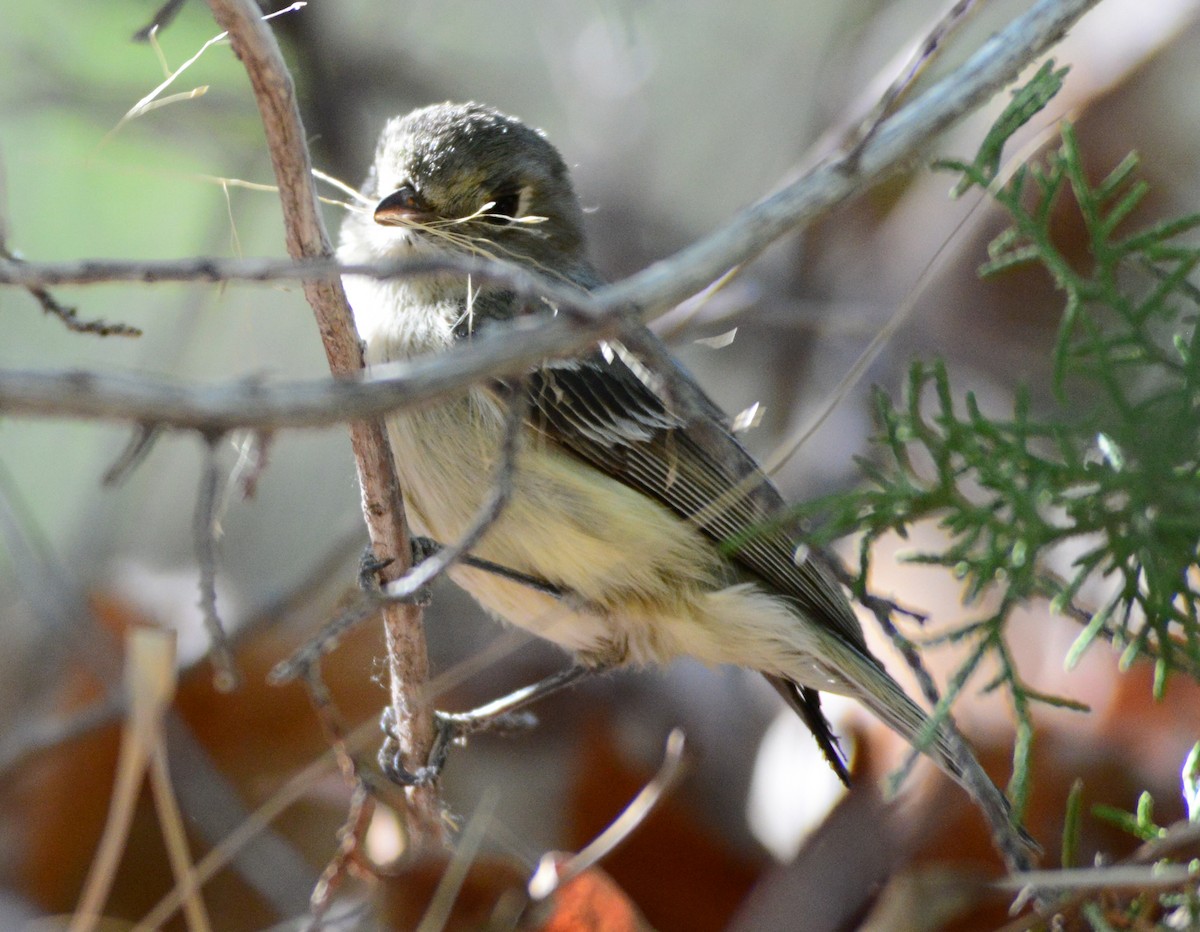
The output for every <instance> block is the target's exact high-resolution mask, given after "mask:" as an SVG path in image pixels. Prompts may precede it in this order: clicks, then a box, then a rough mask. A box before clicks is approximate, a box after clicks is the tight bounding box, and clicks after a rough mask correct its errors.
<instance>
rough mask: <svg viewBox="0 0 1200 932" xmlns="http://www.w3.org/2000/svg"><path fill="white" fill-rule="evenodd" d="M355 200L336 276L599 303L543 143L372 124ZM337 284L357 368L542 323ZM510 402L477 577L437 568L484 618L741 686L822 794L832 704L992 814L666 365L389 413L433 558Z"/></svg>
mask: <svg viewBox="0 0 1200 932" xmlns="http://www.w3.org/2000/svg"><path fill="white" fill-rule="evenodd" d="M360 200H361V204H362V205H363V206H361V207H360V208H359V209H354V210H351V211H350V212H349V213H348V214H347V216H346V218H345V220H344V221H343V224H342V227H341V235H340V243H339V247H338V258H339V259H340V260H341V261H342V262H344V263H347V264H351V263H371V262H381V261H386V260H396V259H401V258H404V257H409V258H419V257H431V256H447V255H451V256H475V257H484V258H489V259H494V260H498V261H501V262H504V263H508V264H511V265H513V266H515V267H517V268H519V269H521V270H524V271H527V272H532V273H536V274H537V275H541V276H543V277H545V278H547V279H549V280H551V281H553V282H555V283H556V284H558V285H560V286H565V287H568V288H571V289H577V290H579V291H581V292H590V291H593V290H595V289H597V288H599V287H601V286H602V285H604V284H605V281H604V279H603V277H602V276H601V275H600V273H599V272H598V271H597V270H596V268H595V267H594V266H593V265H592V263H591V261H590V259H589V258H588V254H587V243H586V237H585V233H584V224H583V216H584V215H583V210H582V208H581V206H580V201H579V199H578V197H577V196H576V194H575V191H574V188H573V185H572V180H571V176H570V172H569V170H568V168H567V165H566V163H565V162H564V160H563V158H562V156H561V155H560V153H559V152H558V150H557V149H556V148H555V147H554V145H553V144H552V143H551V142H550V141H549V140H548V139H547V138H546V137H545V135H544V134H543V133H541V132H540V131H538V130H535V129H532V128H531V127H529V126H527V125H526V124H524V123H522V122H521V121H520V120H518V119H516V118H514V117H511V116H508V115H505V114H504V113H501V112H500V111H498V110H496V109H494V108H492V107H489V106H486V105H483V104H479V103H449V102H448V103H441V104H435V105H432V106H427V107H423V108H420V109H417V110H414V111H413V112H411V113H409V114H407V115H405V116H401V117H396V118H394V119H392V120H390V121H388V122H387V124H386V125H385V126H384V128H383V130H382V132H381V134H380V136H379V141H378V145H377V148H376V151H375V156H374V160H373V163H372V166H371V168H370V170H369V173H368V175H367V178H366V181H365V182H364V184H363V186H362V188H361V192H360ZM344 284H345V289H346V294H347V297H348V299H349V302H350V305H351V308H352V310H353V313H354V318H355V322H356V326H357V329H358V332H359V335H360V338H361V340H362V341H363V346H364V357H365V362H366V364H367V365H368V367H370V366H377V365H379V364H383V363H388V362H395V361H401V360H409V359H413V358H415V357H420V356H426V355H429V354H438V353H444V352H446V351H449V350H451V349H453V348H454V347H457V346H460V345H462V344H463V343H466V342H469V341H471V340H473V339H477V338H479V337H480V335H481V334H484V333H486V332H487V331H488V330H489V329H490V328H493V327H496V326H498V325H503V323H504V322H505V321H511V320H513V319H515V318H524V317H527V316H528V315H530V314H537V313H545V314H547V315H549V314H553V313H554V312H555V308H554V307H553V306H552V303H551V302H545V303H543V305H542V306H536V303H535V304H534V305H532V306H531V304H530V302H529V301H528V300H526V299H525V298H522V297H520V296H518V294H517V293H516V292H515V290H514V289H513V288H512V287H511V286H506V285H504V284H503V283H492V284H489V283H487V282H477V283H474V284H473V283H472V282H471V280H470V278H469V276H467V275H466V274H458V273H454V272H446V273H442V274H438V275H436V276H426V277H420V278H418V277H398V278H390V279H384V278H375V277H371V276H365V275H353V274H347V275H345V276H344ZM628 326H630V327H637V328H640V329H638V330H637V333H636V336H637V339H636V340H630V339H628V338H627V339H626V341H625V343H631V344H634V345H635V347H636V345H642V346H654V347H660V344H658V343H657V342H656V338H655V337H653V336H652V335H651V333H650V332H649V330H648V329H645V328H644V327H642V325H641V324H640V323H638V324H634V323H630V324H629V325H628ZM627 332H628V331H627ZM667 358H669V357H667ZM664 384H666V385H668V386H669V385H672V384H673V385H675V386H677V387H678V386H682V387H683V389H684V391H683V392H682V394H683V395H686V396H687V397H688V398H689V399H690V400H691V402H692V403H691V404H690V405H688V406H686V409H683V408H680V407H679V406H677V405H674V404H673V403H672V400H671V398H670V397H669V396H670V395H671V394H672V393H671V392H669V391H664V390H663V385H664ZM675 394H677V395H678V394H679V392H676V393H675ZM518 403H520V404H521V405H523V407H522V408H521V409H520V417H521V421H520V435H519V445H518V447H517V451H516V453H515V456H514V457H513V460H512V464H511V467H512V468H511V484H512V485H511V494H510V495H509V497H508V499H507V502H506V504H505V506H504V508H503V509H502V510H501V511H500V513H499V515H498V517H496V518H495V520H494V521H493V522H492V523H491V524H490V525H489V526H488V527H487V528H486V531H485V532H484V533H483V536H482V537H481V539H479V540H478V542H477V543H476V544H475V546H474V547H473V548H472V549H471V553H472V555H473V556H475V557H477V558H478V562H476V563H474V564H470V563H464V562H459V563H458V564H456V565H454V566H453V567H452V568H451V569H450V570H449V575H450V576H451V578H452V579H453V580H454V581H455V582H456V583H457V584H458V585H459V586H461V587H462V588H463V589H465V590H466V591H467V592H468V593H470V594H471V595H472V596H473V597H474V598H475V599H476V600H477V601H478V602H479V603H480V604H481V605H482V606H483V608H484V609H486V610H487V611H488V612H489V613H490V614H492V615H493V616H496V617H498V618H500V619H502V620H504V621H506V622H508V623H511V624H513V625H516V626H518V627H520V628H524V629H526V630H529V631H531V632H533V633H534V634H536V635H538V636H540V637H543V638H546V639H548V640H550V641H552V642H554V643H556V644H558V645H559V646H561V647H562V648H564V649H565V650H566V651H567V652H569V653H570V654H571V655H572V656H573V657H574V658H575V660H576V661H577V662H578V663H579V664H581V665H582V666H583V667H588V668H611V667H616V666H624V665H635V666H639V665H646V664H667V663H670V662H671V661H673V660H675V659H677V658H680V657H692V658H695V659H697V660H700V661H702V662H704V663H706V664H709V665H721V664H733V665H737V666H740V667H746V668H749V669H752V670H757V671H759V672H761V673H762V674H764V675H765V676H766V678H767V679H768V681H769V682H770V683H771V684H772V685H773V686H774V687H775V688H776V689H777V690H778V691H779V692H780V693H781V694H782V695H783V697H784V698H785V699H786V700H787V701H788V702H789V704H790V705H791V706H792V707H793V708H794V709H795V710H796V711H797V713H798V714H799V715H800V717H801V718H802V719H803V721H804V722H805V724H807V725H808V727H809V729H810V730H811V731H812V732H813V735H814V737H815V739H816V740H817V742H818V744H819V745H820V747H821V750H822V751H823V752H824V755H825V757H826V759H827V760H828V761H829V764H830V766H831V767H833V769H834V771H835V772H836V773H837V775H838V777H839V778H841V779H842V780H843V782H847V781H848V779H849V774H848V769H847V766H846V762H845V760H844V758H843V756H842V754H841V751H840V748H839V747H838V745H837V741H836V738H835V736H834V734H833V731H832V729H831V727H830V724H829V722H828V721H827V720H826V718H825V716H824V714H823V713H822V711H821V705H820V695H821V693H822V692H828V693H835V694H840V695H843V696H850V697H852V698H854V699H856V700H858V701H859V702H860V703H862V704H863V705H864V706H866V707H867V708H868V709H869V710H870V711H871V712H872V713H873V714H874V715H875V716H877V717H878V718H879V719H881V720H882V721H883V722H884V723H885V724H886V725H888V726H890V727H891V728H892V729H893V730H895V731H896V732H898V733H899V734H900V735H901V736H903V737H904V738H905V739H906V740H908V741H909V742H910V743H914V744H919V745H920V747H921V750H923V751H924V752H925V753H926V754H928V756H929V757H931V758H932V759H933V760H934V762H935V763H936V764H937V765H938V766H939V767H940V768H941V769H942V770H944V771H945V772H946V773H947V774H948V775H949V776H951V777H952V778H953V779H955V780H956V781H958V782H959V783H960V784H962V785H963V786H964V787H965V788H966V789H967V790H968V792H970V793H971V794H972V795H973V796H976V798H977V799H978V798H979V795H980V794H981V793H982V794H983V795H988V796H992V797H998V798H999V802H996V800H995V799H994V798H993V800H992V801H993V802H994V803H995V804H996V805H998V806H1000V807H1002V808H1003V807H1005V806H1006V802H1005V801H1004V797H1003V795H1002V794H1001V793H1000V791H999V790H998V789H996V788H995V786H994V784H991V783H990V781H988V780H987V778H986V777H983V778H982V779H983V783H984V784H986V786H981V783H980V780H978V779H972V778H971V777H970V776H969V775H968V771H973V772H974V773H975V774H982V771H981V770H978V769H977V768H978V765H977V763H976V762H975V761H974V758H973V757H971V756H970V751H969V750H968V749H967V748H966V747H965V745H964V744H963V743H962V742H961V741H960V740H958V739H957V738H956V737H955V736H954V735H953V733H952V731H951V729H950V726H949V725H947V724H942V725H940V726H939V727H937V728H934V729H932V730H931V728H930V724H929V723H930V719H929V717H928V716H927V714H926V713H925V712H924V711H923V710H922V709H921V707H920V706H918V705H917V704H916V703H915V702H914V701H913V700H912V699H910V698H909V696H908V695H907V694H906V693H905V692H904V690H903V689H902V688H901V686H900V685H899V684H898V683H897V682H896V680H895V679H893V677H892V676H891V675H890V674H889V673H888V672H887V670H886V669H885V668H884V666H883V665H882V663H881V662H880V661H879V660H878V659H877V658H876V657H875V656H874V655H873V654H872V653H871V651H870V650H869V649H868V647H867V643H866V640H865V638H864V636H863V631H862V627H861V625H860V623H859V621H858V618H857V617H856V615H855V613H854V611H853V610H852V608H851V606H850V603H849V601H848V599H847V597H846V595H845V593H844V592H843V590H842V588H841V587H840V585H839V584H838V583H837V582H836V580H835V578H834V576H833V575H832V572H831V570H830V568H829V567H828V566H827V565H825V564H824V563H823V562H822V559H821V558H820V556H819V554H818V553H816V552H814V551H813V550H811V549H810V548H808V547H806V546H805V544H804V542H803V541H802V540H800V539H798V537H797V535H796V534H795V533H794V531H793V530H792V529H791V528H790V527H789V526H788V525H787V523H786V522H781V521H779V520H778V518H779V516H780V515H781V514H783V513H784V509H785V502H784V499H783V497H782V495H781V494H780V493H779V491H778V490H777V489H776V487H775V486H774V485H773V484H772V483H771V481H770V479H769V478H768V477H767V476H766V475H765V474H764V472H763V470H762V469H761V468H760V466H759V465H758V463H757V462H756V461H755V460H754V459H753V458H752V456H751V455H750V454H749V453H748V452H747V451H746V450H745V448H744V447H743V446H742V445H741V443H740V442H739V441H738V440H737V439H736V438H735V436H734V434H733V433H732V431H731V430H730V427H729V422H728V420H727V418H726V416H725V415H724V413H723V412H721V410H720V409H719V408H718V407H717V405H716V404H715V403H713V402H712V401H711V400H709V399H708V397H707V396H706V395H705V394H704V393H703V391H702V390H701V389H700V388H699V387H698V386H697V385H696V383H695V382H694V380H693V379H692V378H691V376H690V375H689V374H688V373H687V372H686V371H685V370H684V369H683V368H682V367H681V366H680V365H679V364H678V363H677V362H674V361H673V360H672V361H671V371H670V372H668V373H661V372H660V373H655V372H654V371H651V370H650V368H649V366H648V364H647V363H646V362H645V360H643V359H641V358H640V357H639V356H638V354H637V352H636V350H635V348H634V349H631V347H630V346H628V345H625V344H624V343H622V342H621V341H620V340H611V341H607V342H605V343H601V344H599V345H597V346H596V347H595V348H594V349H592V350H590V351H589V352H587V353H585V354H583V355H580V356H577V357H574V358H570V359H565V360H546V361H545V362H543V363H542V364H540V365H538V366H536V367H534V368H533V369H531V370H530V371H529V372H527V373H525V374H524V376H523V377H522V378H521V379H516V380H511V379H510V380H507V381H500V380H493V381H491V382H487V383H482V384H476V385H473V386H472V387H470V388H468V389H464V390H463V391H462V392H461V394H459V395H457V396H456V397H453V398H451V399H449V400H447V401H445V402H442V403H439V404H436V405H429V406H424V407H420V408H416V409H412V410H402V411H399V412H397V413H394V414H390V415H388V417H387V420H386V423H387V432H388V436H389V439H390V442H391V445H392V449H393V454H394V458H395V464H396V469H397V474H398V477H399V480H400V483H401V486H402V488H403V493H404V503H405V508H406V511H407V515H408V520H409V522H410V524H411V526H412V528H413V529H414V531H415V532H417V533H418V534H420V535H423V536H426V537H429V538H432V539H433V540H436V541H440V542H453V541H456V540H459V539H460V538H461V537H462V536H463V535H464V533H466V532H467V530H468V529H469V528H471V527H472V524H473V522H475V521H476V518H477V515H478V514H479V513H480V509H481V508H482V507H484V504H485V502H486V500H487V496H488V492H489V479H490V477H491V476H493V475H494V474H495V471H496V469H497V467H498V464H499V463H500V461H501V457H502V449H503V447H504V442H505V440H504V438H505V436H506V424H508V418H509V416H510V414H509V412H511V411H512V410H513V405H515V404H518ZM497 567H502V568H504V569H505V570H507V572H496V571H495V568H497ZM530 580H537V581H541V582H542V583H544V584H543V585H530V584H529V581H530ZM922 736H923V739H924V740H921V739H922ZM1004 811H1006V812H1007V809H1005V810H1004Z"/></svg>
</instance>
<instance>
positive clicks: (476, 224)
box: [343, 103, 586, 277]
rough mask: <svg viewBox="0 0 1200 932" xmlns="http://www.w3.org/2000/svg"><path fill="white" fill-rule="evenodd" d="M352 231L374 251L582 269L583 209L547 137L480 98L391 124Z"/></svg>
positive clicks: (558, 270) (551, 270) (565, 271)
mask: <svg viewBox="0 0 1200 932" xmlns="http://www.w3.org/2000/svg"><path fill="white" fill-rule="evenodd" d="M362 193H363V195H364V197H365V198H366V199H367V203H368V204H369V205H372V206H366V207H365V209H364V210H362V211H361V212H359V213H358V214H357V215H356V216H353V217H351V218H349V219H348V221H347V225H348V226H349V227H350V229H349V230H348V231H344V234H343V235H344V238H345V235H346V233H349V234H350V235H351V236H353V237H354V238H355V239H358V240H360V241H361V242H362V244H363V245H366V246H368V247H369V251H370V252H371V253H372V254H373V255H374V256H376V257H381V258H382V257H390V256H400V255H405V254H411V253H412V252H413V251H426V250H434V251H450V252H459V253H468V254H474V255H478V256H482V257H487V258H493V259H499V260H508V261H515V262H518V263H520V264H522V265H525V266H527V267H529V268H531V269H533V270H535V271H540V272H542V273H544V274H547V273H548V274H552V275H555V276H556V277H562V276H566V277H573V276H572V272H573V271H574V270H575V269H576V268H578V267H582V266H586V259H585V258H584V242H583V214H582V211H581V210H580V207H579V201H578V199H577V198H576V196H575V192H574V190H573V188H572V187H571V179H570V175H569V173H568V171H567V166H566V165H565V164H564V162H563V160H562V156H560V155H559V153H558V150H557V149H555V148H554V146H552V145H551V144H550V143H549V142H548V141H547V140H546V138H545V137H544V136H543V135H542V134H541V133H539V132H537V131H536V130H533V129H530V128H529V127H528V126H526V125H525V124H523V123H521V122H520V121H518V120H516V119H513V118H512V117H509V116H505V115H504V114H502V113H499V112H498V111H496V110H493V109H492V108H490V107H485V106H482V105H480V104H474V103H468V104H450V103H445V104H435V105H433V106H430V107H425V108H423V109H420V110H415V111H413V112H412V113H410V114H408V115H407V116H404V117H397V118H395V119H393V120H390V121H389V122H388V124H387V125H386V126H385V127H384V129H383V132H382V134H381V135H380V137H379V144H378V147H377V148H376V151H375V161H374V164H373V166H372V168H371V173H370V175H368V177H367V181H366V184H365V185H364V188H363V191H362Z"/></svg>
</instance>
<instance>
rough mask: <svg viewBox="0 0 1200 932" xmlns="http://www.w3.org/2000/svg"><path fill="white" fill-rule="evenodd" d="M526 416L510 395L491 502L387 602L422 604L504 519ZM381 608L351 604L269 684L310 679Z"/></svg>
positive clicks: (520, 398) (399, 582)
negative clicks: (320, 663)
mask: <svg viewBox="0 0 1200 932" xmlns="http://www.w3.org/2000/svg"><path fill="white" fill-rule="evenodd" d="M525 413H526V404H525V399H524V395H523V394H522V393H521V392H520V391H515V392H512V393H510V405H509V409H508V413H507V416H506V418H505V428H504V438H503V440H502V441H501V445H500V455H499V459H498V460H497V462H496V467H495V472H494V474H493V476H492V480H491V483H490V484H489V485H488V496H487V499H486V500H485V501H484V503H483V505H482V506H481V507H480V509H479V513H478V514H477V515H476V517H475V520H474V522H472V524H471V527H469V528H468V529H467V530H466V532H465V533H464V534H463V536H462V538H460V539H459V540H458V541H457V542H455V543H454V544H452V545H449V546H440V547H439V548H438V550H437V551H436V552H434V553H433V554H431V555H430V556H428V557H426V558H425V559H424V560H422V561H421V562H420V563H418V564H416V565H415V566H413V567H411V568H410V569H409V570H408V571H407V572H406V573H405V574H404V575H403V576H401V577H400V578H399V579H396V580H393V581H392V582H390V583H388V584H387V585H386V586H385V587H384V588H383V590H382V592H381V595H382V597H383V598H385V599H387V600H389V601H401V602H404V601H409V600H416V601H418V602H420V601H422V599H421V592H422V590H424V589H425V588H426V587H427V586H429V585H431V584H432V583H433V582H434V581H435V580H436V579H437V578H438V577H439V576H441V575H442V574H443V573H444V572H445V571H446V570H447V569H449V568H450V567H451V566H452V565H454V563H455V562H457V561H459V560H461V559H462V558H463V556H464V555H465V554H466V552H467V551H469V550H470V549H471V548H472V547H474V546H475V545H476V544H477V543H479V540H480V538H482V537H483V535H484V534H485V533H487V530H488V528H490V527H491V526H492V525H493V524H494V523H495V522H496V519H497V518H499V517H500V514H501V512H502V511H503V509H504V506H505V505H506V504H507V503H508V500H509V499H510V498H511V497H512V492H513V478H514V474H515V470H516V457H517V449H518V446H519V444H520V439H521V430H522V427H523V426H524V422H525ZM378 610H379V601H378V599H377V598H373V599H368V600H366V601H359V602H356V603H355V604H353V605H351V606H350V607H349V608H347V609H345V610H344V611H342V612H341V613H340V614H339V615H338V616H337V617H336V618H334V619H333V620H332V621H330V622H329V623H328V624H326V625H325V626H324V627H323V628H322V629H321V630H320V631H318V632H317V633H316V635H314V636H313V637H311V638H310V639H309V640H308V641H307V642H306V643H304V644H303V645H301V646H300V647H299V648H297V650H296V651H295V652H294V653H293V654H292V655H291V656H290V657H288V658H287V659H286V660H284V661H281V662H280V663H278V664H276V665H275V667H274V668H273V669H272V670H271V672H270V674H269V675H268V681H269V682H270V683H272V684H273V685H276V686H279V685H283V684H284V683H288V682H291V681H292V680H294V679H296V678H297V677H301V676H307V673H308V671H309V669H310V668H311V667H312V666H313V665H314V664H315V663H316V662H317V661H318V660H319V659H320V658H321V657H322V656H324V655H325V654H328V653H329V652H330V651H332V650H333V649H334V648H335V647H336V646H337V642H338V641H339V640H340V639H341V637H342V635H344V634H345V633H346V632H347V631H349V630H351V629H353V628H355V627H357V626H358V625H359V624H361V623H362V622H364V621H366V620H367V619H368V618H370V617H371V616H372V615H374V614H376V613H377V612H378Z"/></svg>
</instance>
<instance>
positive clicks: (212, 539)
mask: <svg viewBox="0 0 1200 932" xmlns="http://www.w3.org/2000/svg"><path fill="white" fill-rule="evenodd" d="M206 440H207V448H206V450H205V456H204V467H203V472H202V473H201V476H200V487H199V490H198V491H197V494H196V510H195V514H194V515H193V518H192V536H193V540H194V543H195V550H196V564H197V566H198V567H199V570H200V603H199V607H200V612H201V615H202V616H203V619H204V628H205V630H206V631H207V632H208V641H209V654H210V655H211V657H212V664H213V671H214V675H213V685H214V686H215V687H216V689H217V690H218V691H219V692H230V691H231V690H233V689H235V688H236V687H237V684H238V679H239V677H238V673H237V668H236V667H235V665H234V662H233V651H232V650H231V649H230V647H229V638H228V637H226V635H225V626H224V625H223V624H222V623H221V616H220V613H219V612H218V611H217V503H218V501H219V500H220V495H219V494H218V493H219V490H220V488H221V461H220V457H219V456H218V455H217V446H218V444H219V442H220V437H219V436H210V437H208V438H206Z"/></svg>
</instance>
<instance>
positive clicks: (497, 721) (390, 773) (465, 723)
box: [379, 706, 537, 787]
mask: <svg viewBox="0 0 1200 932" xmlns="http://www.w3.org/2000/svg"><path fill="white" fill-rule="evenodd" d="M433 720H434V726H433V727H434V736H433V744H432V745H431V746H430V748H429V757H428V759H427V760H426V763H425V765H424V766H423V767H418V768H416V769H415V770H409V769H408V768H407V767H405V766H404V764H403V763H401V760H400V742H399V740H398V739H397V738H396V734H395V730H394V729H393V728H392V723H393V722H394V721H395V718H394V715H393V713H392V708H391V706H388V707H387V708H385V709H384V710H383V716H382V718H381V720H380V723H379V724H380V727H381V728H382V729H383V733H384V740H383V744H382V745H381V746H380V748H379V766H380V769H381V770H383V772H384V774H386V775H387V777H388V779H390V780H392V781H393V782H395V783H398V784H400V785H401V786H414V787H415V786H432V785H433V784H434V783H436V782H437V779H438V777H440V776H441V775H442V770H443V768H445V766H446V758H447V757H449V755H450V748H451V746H452V745H459V746H462V745H465V744H466V743H467V738H468V737H469V736H471V735H474V734H478V733H479V732H482V731H498V732H500V733H501V734H511V733H513V732H516V731H527V730H528V729H530V728H533V727H535V726H536V725H537V717H536V716H535V715H534V714H533V713H532V712H519V711H518V712H505V713H503V714H501V715H476V714H474V713H471V712H434V713H433Z"/></svg>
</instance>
